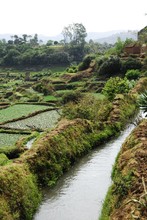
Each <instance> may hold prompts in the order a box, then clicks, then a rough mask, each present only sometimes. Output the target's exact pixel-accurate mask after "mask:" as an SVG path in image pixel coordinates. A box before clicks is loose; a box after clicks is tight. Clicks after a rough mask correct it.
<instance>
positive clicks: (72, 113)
mask: <svg viewBox="0 0 147 220" xmlns="http://www.w3.org/2000/svg"><path fill="white" fill-rule="evenodd" d="M110 109H111V104H110V103H109V102H108V101H107V100H98V99H97V98H95V97H94V96H93V95H89V94H88V95H85V96H84V97H82V98H81V99H80V100H79V101H78V103H76V104H75V103H74V102H69V103H68V104H67V105H66V106H65V107H64V109H63V115H64V116H66V117H67V118H69V119H75V118H82V119H88V120H91V121H94V122H98V121H99V120H101V121H103V120H105V119H106V118H107V115H108V113H109V111H110Z"/></svg>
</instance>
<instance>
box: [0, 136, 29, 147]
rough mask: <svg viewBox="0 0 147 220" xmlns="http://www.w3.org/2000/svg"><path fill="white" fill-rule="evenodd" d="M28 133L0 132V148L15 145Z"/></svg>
mask: <svg viewBox="0 0 147 220" xmlns="http://www.w3.org/2000/svg"><path fill="white" fill-rule="evenodd" d="M25 136H26V135H21V134H6V133H0V148H1V147H6V146H13V145H15V143H16V142H17V141H18V139H19V138H21V137H25Z"/></svg>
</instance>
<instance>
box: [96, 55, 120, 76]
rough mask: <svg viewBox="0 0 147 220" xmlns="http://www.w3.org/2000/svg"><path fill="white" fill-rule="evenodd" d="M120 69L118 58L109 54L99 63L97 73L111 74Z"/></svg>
mask: <svg viewBox="0 0 147 220" xmlns="http://www.w3.org/2000/svg"><path fill="white" fill-rule="evenodd" d="M120 70H121V61H120V58H119V57H117V56H111V57H109V58H108V59H107V60H106V61H104V62H103V63H102V64H101V66H100V68H99V70H98V73H99V74H100V75H106V76H113V75H115V74H116V73H119V72H120Z"/></svg>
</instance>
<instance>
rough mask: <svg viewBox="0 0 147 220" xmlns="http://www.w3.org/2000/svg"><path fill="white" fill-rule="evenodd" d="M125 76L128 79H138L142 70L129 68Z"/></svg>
mask: <svg viewBox="0 0 147 220" xmlns="http://www.w3.org/2000/svg"><path fill="white" fill-rule="evenodd" d="M125 76H126V77H127V79H129V80H131V79H138V78H139V76H140V71H139V70H127V72H126V74H125Z"/></svg>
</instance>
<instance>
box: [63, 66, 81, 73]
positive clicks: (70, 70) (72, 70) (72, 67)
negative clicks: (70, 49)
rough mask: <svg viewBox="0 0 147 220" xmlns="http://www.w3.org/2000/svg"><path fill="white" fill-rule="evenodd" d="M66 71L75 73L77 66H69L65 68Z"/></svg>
mask: <svg viewBox="0 0 147 220" xmlns="http://www.w3.org/2000/svg"><path fill="white" fill-rule="evenodd" d="M66 71H67V72H68V73H77V71H78V67H77V66H70V67H69V68H67V69H66Z"/></svg>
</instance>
